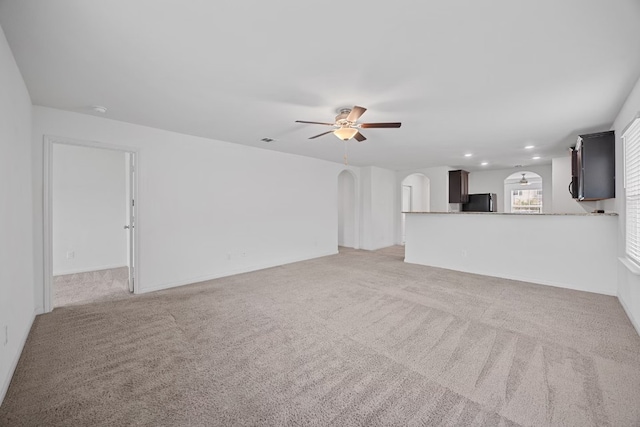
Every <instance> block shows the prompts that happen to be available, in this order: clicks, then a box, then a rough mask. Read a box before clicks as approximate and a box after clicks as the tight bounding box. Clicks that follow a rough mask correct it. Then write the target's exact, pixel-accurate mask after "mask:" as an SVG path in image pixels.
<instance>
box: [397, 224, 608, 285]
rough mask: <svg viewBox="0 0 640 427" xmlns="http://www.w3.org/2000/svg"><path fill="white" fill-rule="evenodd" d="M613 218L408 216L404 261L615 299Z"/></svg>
mask: <svg viewBox="0 0 640 427" xmlns="http://www.w3.org/2000/svg"><path fill="white" fill-rule="evenodd" d="M617 222H618V217H617V216H603V215H580V216H575V215H535V214H532V215H517V214H504V215H500V214H491V213H475V214H473V213H461V214H417V213H416V214H407V224H406V227H407V239H406V246H405V260H406V261H407V262H410V263H415V264H423V265H430V266H434V267H441V268H448V269H452V270H458V271H466V272H470V273H477V274H483V275H488V276H495V277H504V278H507V279H515V280H521V281H526V282H532V283H540V284H544V285H552V286H559V287H563V288H569V289H577V290H581V291H588V292H596V293H601V294H606V295H615V294H616V287H617V286H616V280H615V278H616V264H617V262H616V254H615V248H616V245H617V236H616V227H617Z"/></svg>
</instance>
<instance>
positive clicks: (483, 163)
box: [480, 162, 489, 166]
mask: <svg viewBox="0 0 640 427" xmlns="http://www.w3.org/2000/svg"><path fill="white" fill-rule="evenodd" d="M488 164H489V162H482V163H480V166H487V165H488Z"/></svg>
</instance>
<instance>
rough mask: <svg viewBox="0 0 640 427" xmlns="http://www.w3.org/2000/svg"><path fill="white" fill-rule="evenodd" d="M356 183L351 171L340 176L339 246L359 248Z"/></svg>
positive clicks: (343, 172)
mask: <svg viewBox="0 0 640 427" xmlns="http://www.w3.org/2000/svg"><path fill="white" fill-rule="evenodd" d="M356 194H357V193H356V182H355V178H354V175H353V174H352V173H351V172H349V171H346V170H345V171H342V172H341V173H340V175H338V245H340V246H345V247H348V248H357V247H359V245H358V244H357V241H356V203H357V199H356Z"/></svg>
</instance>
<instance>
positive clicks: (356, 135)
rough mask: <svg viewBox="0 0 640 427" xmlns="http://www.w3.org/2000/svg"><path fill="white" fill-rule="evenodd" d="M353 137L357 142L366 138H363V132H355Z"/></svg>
mask: <svg viewBox="0 0 640 427" xmlns="http://www.w3.org/2000/svg"><path fill="white" fill-rule="evenodd" d="M354 138H355V139H357V140H358V141H359V142H362V141H364V140H366V139H367V138H365V137H364V135H363V134H361V133H360V132H358V133H356V134H355V135H354Z"/></svg>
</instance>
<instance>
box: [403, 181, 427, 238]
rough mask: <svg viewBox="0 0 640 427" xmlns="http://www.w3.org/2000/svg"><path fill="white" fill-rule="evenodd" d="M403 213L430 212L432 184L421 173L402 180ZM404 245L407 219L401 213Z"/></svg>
mask: <svg viewBox="0 0 640 427" xmlns="http://www.w3.org/2000/svg"><path fill="white" fill-rule="evenodd" d="M400 194H401V212H429V210H430V202H431V200H430V197H431V194H430V182H429V178H427V177H426V176H424V175H423V174H421V173H414V174H411V175H409V176H407V177H406V178H405V179H403V180H402V186H401V193H400ZM401 215H402V217H401V220H400V221H401V227H402V244H403V245H404V242H405V219H406V215H405V214H404V213H401Z"/></svg>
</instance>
